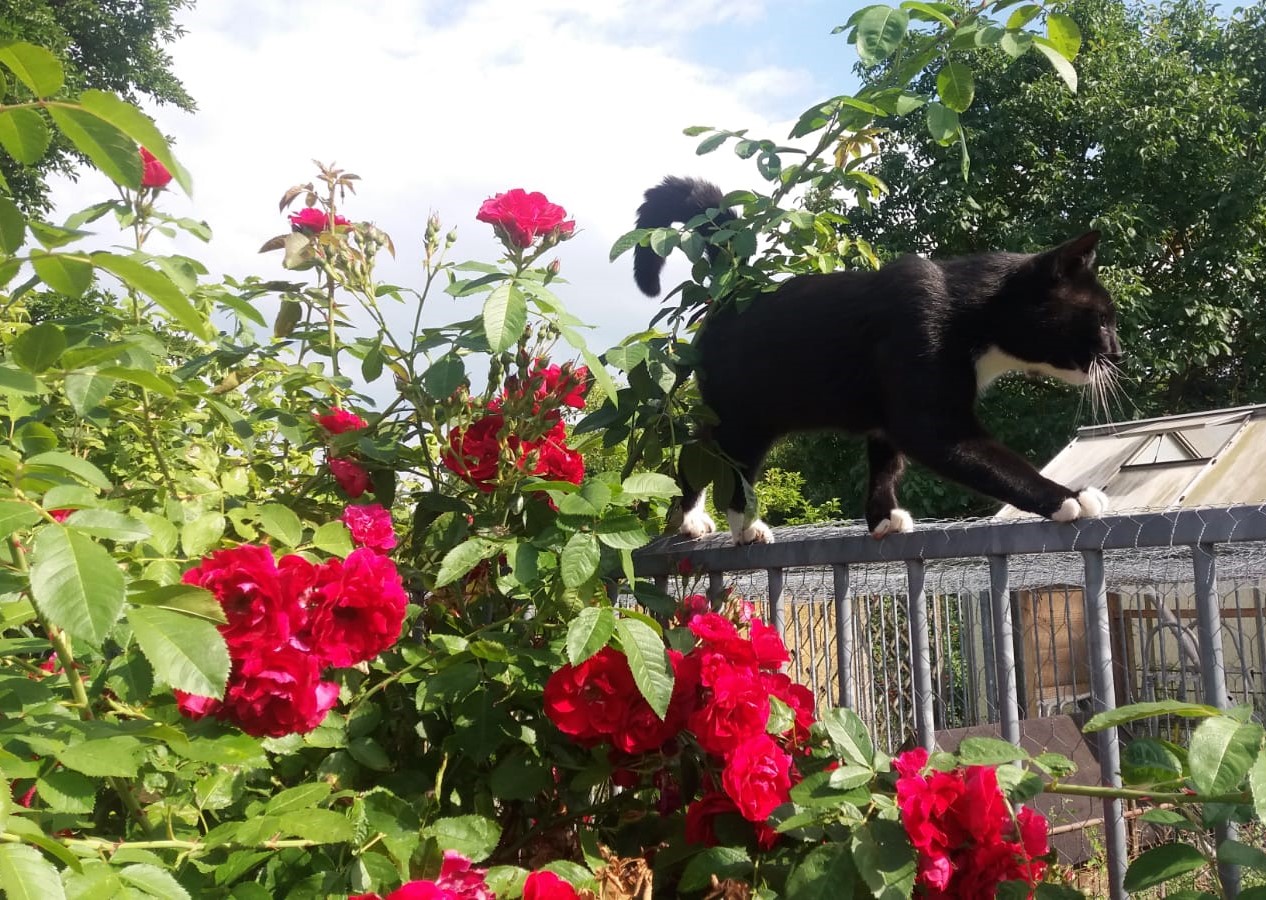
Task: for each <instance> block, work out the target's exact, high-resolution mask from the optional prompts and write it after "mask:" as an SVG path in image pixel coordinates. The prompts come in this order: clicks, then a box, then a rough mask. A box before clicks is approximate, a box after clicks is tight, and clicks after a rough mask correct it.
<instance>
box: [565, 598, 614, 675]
mask: <svg viewBox="0 0 1266 900" xmlns="http://www.w3.org/2000/svg"><path fill="white" fill-rule="evenodd" d="M614 633H615V613H614V612H613V611H612V610H611V608H610V607H608V606H587V607H585V608H584V609H582V610H581V611H580V614H579V615H578V616H576V618H574V619H572V620H571V623H570V624H569V625H568V626H567V661H568V662H570V663H571V664H572V665H573V666H578V665H580V664H581V663H582V662H584V661H585V660H587V659H588V658H589V657H591V656H593V655H594V654H595V653H597V652H598V651H599V650H601V649H602V648H603V647H605V646H606V645H607V641H609V640H611V635H612V634H614Z"/></svg>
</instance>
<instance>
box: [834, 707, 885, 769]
mask: <svg viewBox="0 0 1266 900" xmlns="http://www.w3.org/2000/svg"><path fill="white" fill-rule="evenodd" d="M822 725H823V727H824V728H825V729H826V734H827V737H828V738H830V740H831V746H832V747H833V748H834V750H835V755H836V756H837V757H839V758H840V759H841V760H843V761H844V762H848V763H853V764H856V765H862V766H868V767H869V766H871V765H872V764H873V761H874V758H875V747H874V744H872V743H871V740H870V734H869V732H867V730H866V723H865V722H863V721H862V720H861V718H860V717H859V716H858V715H857V713H855V712H853V711H852V710H851V709H844V708H843V707H838V708H836V709H829V710H827V711H826V712H825V713H824V714H823V715H822Z"/></svg>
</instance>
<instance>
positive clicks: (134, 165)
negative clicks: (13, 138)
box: [45, 104, 144, 190]
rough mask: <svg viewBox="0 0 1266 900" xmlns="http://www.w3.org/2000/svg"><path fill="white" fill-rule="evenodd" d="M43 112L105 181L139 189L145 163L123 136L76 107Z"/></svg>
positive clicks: (50, 107) (53, 107)
mask: <svg viewBox="0 0 1266 900" xmlns="http://www.w3.org/2000/svg"><path fill="white" fill-rule="evenodd" d="M45 109H47V110H48V114H49V116H51V117H52V119H53V123H54V124H55V125H56V126H57V127H58V128H59V129H60V130H61V133H62V134H64V135H65V136H66V138H67V139H68V140H69V141H70V142H71V143H72V144H74V145H75V149H76V150H78V151H79V152H80V153H82V154H83V155H84V156H86V157H88V159H89V161H91V162H92V164H93V165H94V166H96V167H97V168H98V169H100V170H101V172H102V173H103V174H104V175H105V176H106V177H107V178H109V179H110V180H111V181H113V182H114V183H115V184H117V185H120V186H122V187H126V188H131V189H133V190H135V189H136V188H138V187H140V184H141V175H142V173H143V172H144V164H143V163H142V161H141V155H140V153H138V152H137V150H136V144H134V143H132V140H131V139H130V138H129V137H128V136H127V135H126V134H124V133H123V132H121V131H119V129H117V128H115V127H114V126H113V125H110V124H109V123H107V122H103V121H102V120H101V119H98V118H97V117H96V116H94V115H93V114H92V113H90V112H87V111H85V110H83V109H80V108H79V107H77V106H67V105H62V104H50V105H48V106H47V107H45Z"/></svg>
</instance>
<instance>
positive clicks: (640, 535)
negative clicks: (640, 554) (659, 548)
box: [594, 513, 651, 550]
mask: <svg viewBox="0 0 1266 900" xmlns="http://www.w3.org/2000/svg"><path fill="white" fill-rule="evenodd" d="M594 532H595V533H596V534H597V535H598V540H600V541H602V543H604V544H606V545H607V546H608V547H611V548H612V549H615V550H636V549H638V548H639V547H644V546H645V545H646V544H648V543H650V540H651V538H650V535H648V534H647V533H646V528H645V526H644V525H643V524H642V520H641V519H639V518H638V517H637V516H635V515H633V514H632V513H624V514H621V515H615V516H610V517H609V518H606V519H603V520H602V521H600V522H599V523H598V524H597V525H595V526H594Z"/></svg>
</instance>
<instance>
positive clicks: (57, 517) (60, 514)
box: [48, 509, 74, 524]
mask: <svg viewBox="0 0 1266 900" xmlns="http://www.w3.org/2000/svg"><path fill="white" fill-rule="evenodd" d="M73 512H74V510H73V509H50V510H49V511H48V514H49V515H50V516H52V517H53V521H54V522H57V523H58V524H61V523H62V522H65V521H66V520H67V519H69V518H70V514H71V513H73Z"/></svg>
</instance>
